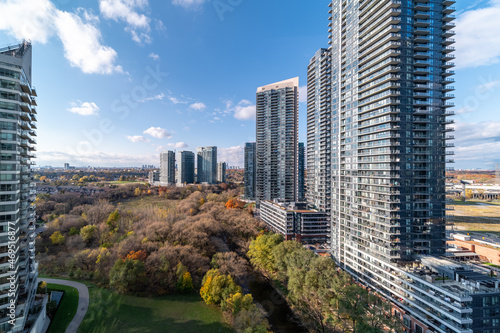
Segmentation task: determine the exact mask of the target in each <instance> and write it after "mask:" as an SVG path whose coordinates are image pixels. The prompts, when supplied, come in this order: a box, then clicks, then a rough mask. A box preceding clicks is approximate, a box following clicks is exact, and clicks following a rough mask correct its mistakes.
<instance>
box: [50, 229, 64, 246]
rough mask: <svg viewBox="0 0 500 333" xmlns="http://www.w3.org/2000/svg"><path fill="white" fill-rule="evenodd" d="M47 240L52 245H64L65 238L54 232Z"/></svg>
mask: <svg viewBox="0 0 500 333" xmlns="http://www.w3.org/2000/svg"><path fill="white" fill-rule="evenodd" d="M49 238H50V241H51V242H52V244H54V245H61V244H64V241H65V237H64V236H63V235H62V234H61V232H60V231H55V232H54V233H53V234H52V236H50V237H49Z"/></svg>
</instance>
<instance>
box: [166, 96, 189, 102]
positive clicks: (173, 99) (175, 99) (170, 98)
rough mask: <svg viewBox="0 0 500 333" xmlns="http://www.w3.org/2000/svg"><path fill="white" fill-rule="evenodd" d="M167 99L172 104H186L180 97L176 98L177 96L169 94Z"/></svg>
mask: <svg viewBox="0 0 500 333" xmlns="http://www.w3.org/2000/svg"><path fill="white" fill-rule="evenodd" d="M168 100H169V101H170V102H172V103H173V104H187V102H186V101H181V100H180V99H178V98H177V97H174V96H169V97H168Z"/></svg>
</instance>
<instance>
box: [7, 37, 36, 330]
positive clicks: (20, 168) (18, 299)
mask: <svg viewBox="0 0 500 333" xmlns="http://www.w3.org/2000/svg"><path fill="white" fill-rule="evenodd" d="M31 58H32V47H31V44H30V43H28V42H23V43H21V44H19V45H15V46H11V47H6V48H3V49H0V144H1V153H0V155H1V159H0V331H2V332H18V331H22V330H23V329H24V328H25V326H26V323H27V321H28V317H29V316H30V310H31V309H32V307H33V304H34V301H35V294H36V289H37V276H38V263H37V262H36V261H35V237H36V234H35V219H36V213H35V205H34V204H33V202H34V201H35V197H36V189H35V183H34V182H32V178H31V165H33V164H34V158H35V153H34V152H35V150H36V149H35V145H36V140H35V137H36V121H37V119H36V113H37V112H36V106H37V103H36V99H35V97H36V96H37V93H36V90H35V88H34V87H33V86H32V81H31ZM11 315H14V316H15V325H14V326H12V325H11V324H10V323H9V322H8V321H9V320H11V319H12V317H10V316H11ZM32 316H33V315H31V316H30V317H32Z"/></svg>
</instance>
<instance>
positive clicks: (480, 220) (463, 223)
mask: <svg viewBox="0 0 500 333" xmlns="http://www.w3.org/2000/svg"><path fill="white" fill-rule="evenodd" d="M449 207H453V208H454V209H455V210H454V211H450V212H449V215H452V216H451V217H450V218H449V219H448V220H449V222H454V223H455V228H456V229H457V230H464V231H476V232H485V233H490V234H492V235H496V236H500V206H499V205H495V204H488V203H484V202H474V203H467V204H458V203H457V204H455V205H450V206H449Z"/></svg>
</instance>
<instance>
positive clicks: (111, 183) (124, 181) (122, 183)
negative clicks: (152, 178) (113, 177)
mask: <svg viewBox="0 0 500 333" xmlns="http://www.w3.org/2000/svg"><path fill="white" fill-rule="evenodd" d="M106 184H110V185H129V184H139V185H147V184H148V183H147V182H139V181H130V180H121V181H120V180H117V181H112V182H106Z"/></svg>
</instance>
